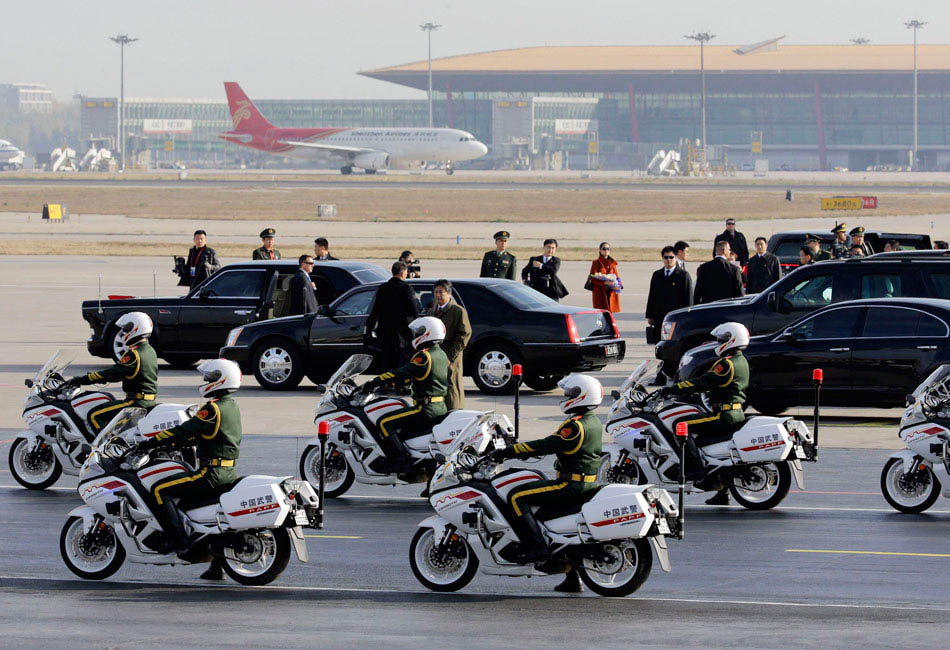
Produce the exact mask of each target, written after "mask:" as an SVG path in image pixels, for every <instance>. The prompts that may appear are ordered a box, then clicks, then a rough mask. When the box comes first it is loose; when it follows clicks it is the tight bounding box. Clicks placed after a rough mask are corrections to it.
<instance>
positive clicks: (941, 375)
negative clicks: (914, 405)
mask: <svg viewBox="0 0 950 650" xmlns="http://www.w3.org/2000/svg"><path fill="white" fill-rule="evenodd" d="M948 379H950V363H945V364H943V365H942V366H940V367H939V368H937V369H936V370H934V371H933V372H932V373H930V376H929V377H927V378H926V379H925V380H923V381H922V382H921V384H920V386H918V387H917V390H915V391H914V393H913V395H914V399H920V398H921V397H922V396H923V395H924V394H925V393H927V392H929V391H930V390H931V389H933V388H935V387H936V386H938V385H940V384H943V383H945V382H947V380H948Z"/></svg>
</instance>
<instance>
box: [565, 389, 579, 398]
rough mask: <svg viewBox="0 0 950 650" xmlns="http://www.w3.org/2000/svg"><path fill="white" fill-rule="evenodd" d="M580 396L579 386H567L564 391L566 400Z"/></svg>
mask: <svg viewBox="0 0 950 650" xmlns="http://www.w3.org/2000/svg"><path fill="white" fill-rule="evenodd" d="M580 394H581V387H580V386H568V387H567V388H565V389H564V397H566V398H568V399H574V398H575V397H579V396H580Z"/></svg>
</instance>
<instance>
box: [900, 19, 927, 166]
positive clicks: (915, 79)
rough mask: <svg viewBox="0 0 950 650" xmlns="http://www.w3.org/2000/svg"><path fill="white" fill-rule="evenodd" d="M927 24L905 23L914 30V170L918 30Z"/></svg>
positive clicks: (915, 160) (913, 164)
mask: <svg viewBox="0 0 950 650" xmlns="http://www.w3.org/2000/svg"><path fill="white" fill-rule="evenodd" d="M926 24H927V23H924V22H921V21H919V20H911V21H908V22H906V23H904V26H905V27H907V29H913V30H914V159H913V160H912V161H911V163H910V168H911V169H913V170H914V171H917V30H918V29H920V28H922V27H923V26H924V25H926Z"/></svg>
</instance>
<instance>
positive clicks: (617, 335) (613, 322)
mask: <svg viewBox="0 0 950 650" xmlns="http://www.w3.org/2000/svg"><path fill="white" fill-rule="evenodd" d="M604 313H605V314H607V317H608V318H610V326H611V327H612V328H614V338H615V339H619V338H620V328H619V327H617V320H616V319H615V318H614V315H613V314H611V313H610V312H609V311H605V312H604Z"/></svg>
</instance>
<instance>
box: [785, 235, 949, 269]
mask: <svg viewBox="0 0 950 650" xmlns="http://www.w3.org/2000/svg"><path fill="white" fill-rule="evenodd" d="M809 234H812V235H814V236H815V237H818V238H819V239H820V240H821V248H822V249H823V250H826V251H827V250H831V246H832V244H834V243H835V236H834V235H833V234H831V232H829V231H823V232H814V231H810V230H787V231H785V232H777V233H775V234H774V235H772V236H771V237H769V243H768V246H767V248H768V251H769V252H770V253H772V254H773V255H775V256H776V257H777V258H778V260H779V262H781V263H782V269H783V270H784V271H786V272H788V271H790V270H791V269H794V268H796V267H798V264H799V258H798V253H799V251H800V250H801V249H802V246H804V245H805V237H806V236H807V235H809ZM892 239H893V240H896V241H897V242H898V243H900V245H901V250H902V251H904V250H910V251H914V250H929V249H931V248H933V244H932V243H931V241H930V235H915V234H912V233H900V232H881V231H879V230H866V231H865V232H864V241H865V243H867V244H870V246H871V250H872V251H874V252H875V253H880V252H881V251H883V250H884V244H886V243H887V242H889V241H890V240H892Z"/></svg>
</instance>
